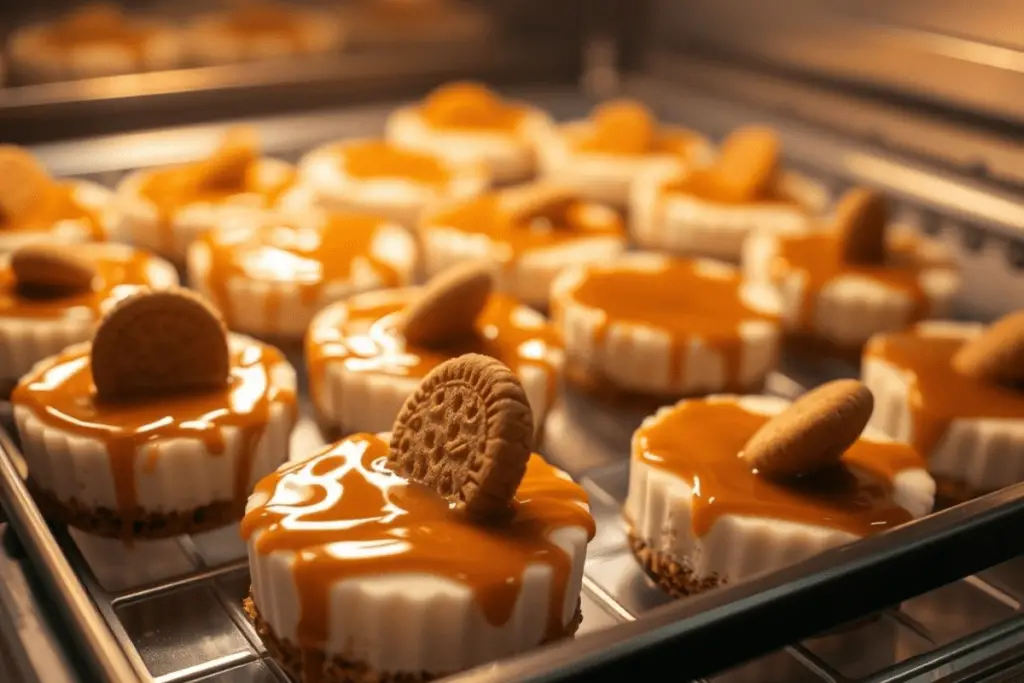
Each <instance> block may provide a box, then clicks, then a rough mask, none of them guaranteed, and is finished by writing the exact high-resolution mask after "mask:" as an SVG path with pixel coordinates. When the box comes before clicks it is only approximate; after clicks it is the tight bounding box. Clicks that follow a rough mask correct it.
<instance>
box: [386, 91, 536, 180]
mask: <svg viewBox="0 0 1024 683" xmlns="http://www.w3.org/2000/svg"><path fill="white" fill-rule="evenodd" d="M551 125H552V124H551V119H550V118H549V117H548V115H547V114H545V113H544V112H542V111H541V110H539V109H535V108H533V107H530V106H528V105H526V104H523V103H519V102H507V101H504V100H502V99H501V98H500V97H499V96H498V95H497V94H495V93H493V92H491V91H490V90H488V89H487V88H486V87H484V86H482V85H480V84H477V83H452V84H449V85H446V86H443V87H441V88H438V89H437V90H435V91H434V92H432V93H431V94H430V95H428V96H427V98H426V100H425V101H424V102H422V103H419V104H415V105H410V106H407V107H402V108H400V109H397V110H395V111H394V112H392V114H391V115H390V116H389V117H388V120H387V127H386V137H387V139H388V141H389V142H391V143H392V144H395V145H399V146H402V147H406V148H409V149H415V150H419V151H422V152H427V153H430V154H436V155H438V156H440V157H443V158H445V159H448V160H449V161H450V162H452V163H456V164H465V163H473V164H483V165H484V166H485V167H486V168H487V169H488V171H489V172H490V175H491V178H492V179H493V181H494V182H495V183H502V184H505V183H515V182H520V181H523V180H527V179H529V178H531V177H533V175H534V173H535V171H536V168H535V166H536V158H535V157H536V153H537V151H538V150H537V149H536V138H537V135H538V134H539V133H540V132H542V131H545V130H547V129H548V128H550V127H551Z"/></svg>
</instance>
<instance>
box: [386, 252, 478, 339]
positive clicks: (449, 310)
mask: <svg viewBox="0 0 1024 683" xmlns="http://www.w3.org/2000/svg"><path fill="white" fill-rule="evenodd" d="M493 286H494V277H493V275H492V273H491V269H490V268H488V267H487V266H486V265H484V264H479V263H466V264H462V265H458V266H454V267H452V268H450V269H449V270H447V271H445V272H443V273H441V274H440V275H438V276H437V277H435V278H433V279H432V280H431V281H430V282H429V283H428V284H427V286H426V287H425V288H424V290H423V292H422V293H421V294H420V296H419V298H418V299H417V300H416V301H414V302H413V303H412V304H411V305H410V306H409V308H408V309H406V311H405V314H404V317H403V320H402V331H403V332H404V334H405V338H406V339H407V340H408V341H409V342H410V343H412V344H423V345H427V346H429V345H431V344H435V343H440V342H443V341H445V340H448V339H452V338H457V337H459V336H461V335H466V334H469V333H470V332H472V330H473V325H474V324H475V323H476V319H477V316H479V315H480V312H481V311H482V310H483V308H484V305H485V304H486V303H487V297H489V296H490V295H491V289H492V288H493Z"/></svg>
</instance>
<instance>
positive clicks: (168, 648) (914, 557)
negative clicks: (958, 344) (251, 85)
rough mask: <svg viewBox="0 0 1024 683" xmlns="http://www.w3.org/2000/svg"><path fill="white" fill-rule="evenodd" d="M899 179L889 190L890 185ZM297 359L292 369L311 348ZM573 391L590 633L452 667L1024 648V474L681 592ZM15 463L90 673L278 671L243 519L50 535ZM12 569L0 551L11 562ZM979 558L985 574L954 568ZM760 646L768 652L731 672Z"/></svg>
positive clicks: (693, 662)
mask: <svg viewBox="0 0 1024 683" xmlns="http://www.w3.org/2000/svg"><path fill="white" fill-rule="evenodd" d="M626 85H627V90H629V91H632V92H634V93H636V94H640V95H642V96H644V97H645V98H647V99H648V100H649V101H651V102H652V104H653V105H655V106H656V107H657V108H658V109H660V110H661V112H662V114H664V115H665V116H666V117H668V118H672V119H675V120H678V121H680V122H683V123H689V124H691V125H695V126H697V127H699V128H702V129H704V130H707V131H708V132H710V133H712V134H715V135H717V134H720V133H722V132H723V131H724V130H725V129H726V128H728V127H730V126H732V125H734V124H735V123H738V122H740V121H741V120H745V119H749V118H751V117H756V118H762V119H763V113H762V112H758V111H755V110H751V109H750V108H749V107H747V108H744V107H741V106H738V105H736V104H735V103H729V102H727V101H723V100H721V99H716V98H715V97H713V96H710V95H707V94H706V93H698V92H690V91H684V90H680V89H678V88H675V87H672V86H671V85H670V84H668V83H666V82H655V81H653V80H651V79H645V80H641V81H635V82H630V83H627V84H626ZM526 95H527V96H529V97H530V98H531V99H533V100H534V101H535V102H537V103H538V104H540V105H541V106H544V107H546V108H548V109H549V110H551V111H552V112H553V113H554V114H555V115H556V116H557V117H560V118H566V117H573V116H579V115H582V114H584V113H585V112H586V110H587V109H589V107H590V105H591V104H592V103H591V102H589V101H587V100H586V99H585V98H583V97H581V96H580V95H578V94H577V93H575V92H568V91H532V92H529V93H526ZM386 109H387V108H385V107H367V108H361V109H349V110H346V111H337V112H331V113H326V114H317V115H309V116H298V117H286V118H278V119H262V120H256V121H254V123H255V124H257V125H258V126H259V127H260V129H261V131H262V132H263V134H264V139H265V140H266V144H267V147H268V149H269V151H270V152H271V153H273V154H275V155H278V156H282V157H285V158H294V157H295V156H297V155H298V154H299V153H301V152H302V151H304V150H305V149H308V148H309V147H310V146H312V145H314V144H317V143H319V142H323V141H325V140H328V139H332V138H337V137H344V136H350V135H360V134H368V133H373V132H378V131H379V130H380V128H381V123H382V114H383V112H384V111H386ZM772 123H775V124H776V125H779V126H780V129H781V130H782V131H783V133H784V137H785V138H786V142H787V149H788V150H789V152H790V153H791V155H792V157H793V161H794V163H795V164H796V165H797V166H798V167H799V168H800V169H801V170H803V171H805V172H808V173H811V174H812V175H815V176H817V177H819V178H821V179H822V180H823V181H825V182H828V183H830V184H831V185H833V186H836V187H837V188H838V187H839V186H840V185H841V184H844V183H847V182H850V181H854V180H855V181H858V182H860V181H865V180H869V179H868V178H865V177H863V175H864V174H865V172H866V171H865V169H866V170H868V171H870V170H872V169H874V170H875V171H876V173H875V174H874V175H873V176H872V177H871V178H870V180H873V181H877V183H876V184H881V185H882V186H883V187H885V189H889V190H891V191H894V192H895V194H896V196H897V197H899V199H900V200H902V201H903V202H904V204H905V207H904V208H905V210H907V211H908V212H909V211H912V210H917V211H926V212H930V215H936V216H941V217H942V220H943V221H949V222H950V225H951V226H954V227H953V228H952V229H953V230H958V229H960V228H959V227H958V226H959V224H958V223H955V221H956V220H958V219H961V218H962V217H964V216H968V217H970V220H971V223H970V225H971V226H972V227H973V226H975V225H979V226H981V227H978V228H977V229H978V230H981V231H983V235H984V239H985V240H994V241H996V242H997V243H998V244H1010V243H1013V244H1016V243H1017V242H1016V241H1015V239H1014V237H1015V236H1014V235H1013V234H1012V233H1010V232H1008V231H1006V230H1005V229H1001V228H1000V223H999V220H1000V219H1002V218H1005V216H1002V215H1000V214H999V213H998V212H994V211H992V206H993V205H992V204H991V203H986V202H985V201H981V200H984V199H985V198H986V197H988V196H989V195H990V194H991V193H992V192H994V190H990V189H989V188H985V187H972V186H971V185H970V184H969V183H966V182H965V181H962V179H959V178H956V177H953V176H951V175H950V174H948V173H947V174H945V175H943V174H941V173H937V172H933V171H932V170H929V169H922V168H920V167H915V166H913V165H912V164H907V163H906V162H905V160H902V159H900V158H899V157H896V156H894V155H892V154H889V153H886V152H883V151H879V150H875V149H866V148H863V147H856V146H853V145H850V144H849V143H848V142H846V141H844V140H843V139H842V138H839V137H836V136H834V135H829V134H828V133H827V132H823V131H818V130H812V129H807V128H805V127H796V126H792V125H791V123H790V122H789V121H786V120H779V119H778V117H775V118H774V119H772ZM217 130H218V127H217V126H201V127H190V128H178V129H164V130H156V131H150V132H142V133H133V134H130V135H123V136H113V137H107V138H98V139H92V140H84V141H81V142H79V143H74V144H54V145H45V146H41V147H39V148H38V151H39V153H40V155H41V156H42V157H43V158H44V160H45V161H46V162H47V163H48V164H49V165H50V166H51V167H52V168H53V169H54V170H55V171H56V172H58V173H61V174H64V175H77V176H88V177H91V178H94V179H97V180H100V181H101V182H106V183H113V182H116V180H117V178H118V177H119V176H120V175H121V174H122V173H123V172H124V171H126V170H129V169H131V168H134V167H138V166H147V165H151V164H158V163H168V162H173V161H176V160H179V159H184V158H188V157H191V156H194V155H195V154H198V153H200V151H201V150H202V149H204V148H206V147H208V146H209V144H210V143H211V142H212V140H213V139H214V137H215V136H216V134H217ZM854 153H856V154H857V155H859V156H853V155H854ZM858 159H859V160H860V161H859V162H857V163H852V161H856V160H858ZM868 162H873V163H874V164H875V166H872V165H871V164H870V163H868ZM879 164H883V165H882V166H879ZM879 169H883V170H884V169H897V170H899V171H900V173H902V174H903V175H900V174H899V173H897V174H892V175H887V174H885V173H881V172H877V171H878V170H879ZM910 173H917V174H919V175H920V176H921V177H924V178H929V179H931V180H932V182H933V183H938V182H940V181H941V182H943V183H946V185H944V186H942V187H949V186H951V184H952V186H955V187H956V188H957V189H958V191H959V192H961V193H962V196H968V197H971V198H974V199H978V200H979V201H977V202H974V203H965V204H964V205H962V206H958V207H957V211H956V212H945V211H944V210H943V209H944V208H945V204H944V202H945V201H946V200H947V199H948V197H947V196H946V195H945V194H944V193H942V192H937V193H936V192H932V190H934V189H935V188H936V187H938V186H936V185H934V184H933V185H928V184H927V183H922V184H921V185H920V186H917V185H912V184H911V185H908V184H906V183H904V184H903V185H902V186H901V185H899V181H900V180H901V179H905V178H906V174H910ZM890 181H891V182H892V183H894V185H891V186H886V185H885V183H886V182H890ZM982 219H984V221H983V220H982ZM951 234H956V233H955V232H954V233H951ZM1018 279H1019V278H1018ZM1021 300H1024V299H1020V298H1018V299H1017V301H1018V303H1019V301H1021ZM1011 303H1012V299H1011ZM963 310H964V312H965V314H970V315H976V316H984V315H986V314H987V313H988V311H979V310H978V309H977V307H975V306H973V305H972V301H971V300H970V298H969V297H968V299H966V300H965V302H964V306H963ZM293 360H294V362H296V364H301V358H296V359H293ZM301 374H302V373H301V369H300V375H301ZM847 374H851V369H850V368H847V367H844V366H842V365H828V366H826V365H814V366H809V367H808V366H802V365H800V364H797V363H793V362H788V363H787V364H785V365H784V367H783V369H782V370H781V371H780V372H779V373H776V374H775V375H774V376H773V377H772V378H771V381H770V382H769V386H768V390H769V391H770V392H772V393H777V394H781V395H786V396H794V395H797V394H799V393H800V392H801V391H803V390H804V389H805V388H806V387H808V386H810V385H813V384H814V383H816V382H820V381H822V380H823V379H826V378H829V377H834V376H843V375H847ZM564 395H565V401H564V402H563V405H562V407H561V408H560V410H559V412H558V413H557V414H556V415H555V417H554V420H555V428H554V429H553V430H551V439H550V440H549V443H548V445H547V448H546V455H547V456H548V457H549V458H550V459H551V460H552V461H553V462H555V463H556V464H559V465H561V466H563V467H565V468H566V469H567V470H569V471H570V472H571V473H572V474H573V475H574V476H576V477H577V478H578V479H579V480H580V481H582V483H583V485H584V486H585V487H586V489H587V490H588V492H589V493H590V496H591V503H592V507H593V510H594V514H595V517H596V518H597V523H598V535H597V537H596V538H595V539H594V541H593V543H592V544H591V546H590V551H589V557H588V563H587V568H586V573H585V579H584V587H583V614H584V621H583V627H582V629H581V634H580V637H578V638H577V639H576V640H575V641H573V642H569V643H564V644H560V645H555V646H552V647H548V648H543V649H541V650H538V651H535V652H533V653H528V654H526V655H524V656H522V657H519V658H515V659H512V660H508V661H505V662H499V663H496V664H494V665H490V666H487V667H483V668H481V669H478V670H476V671H473V672H468V673H466V674H463V675H460V676H457V677H454V679H455V680H465V681H527V680H530V681H540V680H583V678H585V677H587V676H590V675H593V672H594V671H595V670H596V668H597V667H602V669H601V671H602V672H603V673H605V674H609V673H617V674H619V675H624V673H625V672H627V671H628V668H626V667H635V666H636V665H637V663H638V662H640V661H643V662H644V666H647V665H648V664H650V663H652V662H654V663H661V664H663V665H665V666H671V667H672V668H671V669H670V670H671V671H674V672H676V674H677V676H676V677H677V678H679V679H680V680H685V679H686V678H695V677H698V676H703V675H706V674H710V673H713V672H715V671H722V670H724V669H729V668H730V667H733V668H731V669H729V670H728V671H726V672H725V673H720V674H717V675H713V676H712V677H711V678H710V679H709V680H712V681H727V682H731V683H742V682H745V681H759V682H762V683H764V682H773V681H778V682H781V681H788V682H796V683H800V682H802V681H818V680H825V681H890V682H895V681H911V680H939V679H942V680H947V679H948V680H950V681H952V680H960V679H958V678H956V677H957V676H959V675H960V674H959V673H958V672H959V671H961V670H963V671H965V672H967V671H974V670H975V669H971V667H975V668H976V667H977V666H979V664H978V662H979V661H987V660H988V659H989V658H991V657H992V656H993V655H994V654H997V653H1003V654H1005V653H1006V652H1007V651H1008V650H1010V649H1011V648H1012V647H1013V646H1024V616H1022V615H1021V614H1020V612H1019V610H1020V607H1021V604H1022V601H1024V562H1019V561H1010V562H1004V561H1005V560H1008V559H1009V558H1011V557H1013V556H1015V555H1017V554H1018V553H1019V552H1020V551H1022V550H1024V539H1020V540H1018V538H1019V537H1020V534H1019V531H1017V529H1019V528H1020V525H1021V524H1022V523H1024V486H1022V487H1016V488H1013V489H1009V490H1007V491H1004V492H1001V493H999V494H993V495H991V496H988V497H986V498H985V499H982V500H979V501H976V502H974V503H971V504H968V505H966V506H960V507H958V508H956V509H954V510H950V511H947V512H944V513H941V514H939V515H935V516H933V517H931V518H929V519H927V520H925V521H923V522H919V523H915V524H912V525H908V526H906V527H904V528H901V529H898V530H896V531H894V532H891V533H888V534H884V535H882V536H880V537H878V538H873V539H868V540H867V541H862V542H860V543H857V544H854V545H852V546H849V547H847V548H843V549H840V550H837V551H833V552H830V553H826V554H824V555H822V556H820V557H819V558H815V559H814V560H812V561H810V562H809V563H805V564H804V565H801V566H798V567H794V568H792V569H790V570H786V571H784V572H780V573H778V574H774V575H771V576H766V577H763V578H762V579H758V580H755V581H752V582H749V583H746V584H741V585H738V586H734V587H731V588H727V589H723V590H720V591H716V592H713V593H711V594H708V595H706V596H702V597H699V598H693V599H690V600H687V601H683V602H675V603H670V601H669V600H668V599H667V598H665V596H664V595H662V594H661V593H660V592H659V591H658V590H657V589H655V588H653V587H652V586H651V585H650V584H649V583H648V582H647V581H646V580H645V578H644V577H643V575H642V573H641V571H640V570H639V568H638V566H637V565H636V563H635V562H634V560H633V558H632V556H631V554H630V552H629V550H628V548H627V546H626V544H625V534H624V528H623V525H622V520H621V515H620V505H621V502H622V500H623V498H624V495H625V488H626V477H627V462H626V458H627V454H628V449H627V444H628V436H629V433H630V431H631V429H632V428H633V426H635V424H636V421H637V420H638V419H639V416H638V415H624V414H621V413H619V414H612V413H609V412H608V411H606V410H604V409H602V408H601V407H599V406H597V405H595V404H593V403H591V402H590V401H588V400H587V399H586V398H584V397H581V396H578V395H576V394H574V393H573V392H571V391H566V392H565V394H564ZM303 408H304V415H307V417H304V418H303V419H302V421H301V422H300V424H299V426H298V428H297V429H296V432H295V435H294V438H293V454H294V456H296V457H301V456H303V455H304V454H308V453H310V452H311V451H312V450H314V449H315V448H316V447H317V446H318V445H319V444H321V443H322V441H321V439H320V436H319V434H318V432H317V430H316V427H315V426H314V424H313V422H312V420H311V419H309V417H308V414H309V411H308V405H304V406H303ZM17 457H18V456H17V449H16V446H15V444H14V443H12V442H11V440H10V439H7V438H4V437H2V435H0V503H2V505H3V507H4V508H5V509H6V511H7V513H8V517H9V519H10V523H11V525H12V526H13V527H14V528H15V530H16V531H17V532H18V535H19V536H20V537H21V539H22V541H23V543H24V546H25V550H26V551H27V553H28V555H29V557H30V559H31V560H32V562H33V564H34V566H35V569H36V570H37V571H38V574H39V580H40V582H41V584H42V585H43V586H44V588H45V589H46V590H47V592H48V593H49V594H50V595H51V596H52V597H53V598H54V601H55V605H56V610H57V612H58V614H59V615H60V616H61V617H62V618H63V620H64V623H65V624H66V625H67V627H68V629H69V631H68V632H69V633H70V638H69V644H70V645H72V646H73V647H74V650H75V651H76V652H77V653H78V655H79V656H80V657H81V658H82V660H83V661H84V662H85V664H86V665H87V666H89V667H90V668H89V670H88V673H87V674H85V675H84V676H83V680H90V681H91V680H101V681H111V682H113V681H118V682H119V681H135V680H155V681H159V682H161V683H164V682H170V681H175V682H185V681H219V682H232V683H235V682H237V683H249V682H260V683H264V682H270V681H278V680H281V681H283V680H285V679H284V677H283V674H282V673H281V671H280V670H279V669H278V668H277V666H276V665H275V664H274V663H273V662H272V661H271V660H270V659H269V658H267V656H266V652H265V650H264V648H263V647H262V645H261V644H260V642H259V640H258V638H256V636H255V633H254V632H253V630H252V628H251V627H250V626H249V625H248V623H247V622H246V620H245V618H244V616H243V614H242V612H241V609H240V601H241V598H242V596H243V595H244V594H245V592H246V591H247V590H248V574H247V569H246V560H245V550H244V547H243V545H242V543H241V541H240V540H239V538H238V534H237V529H236V528H235V527H229V528H226V529H222V530H219V531H216V532H212V533H209V534H204V535H201V536H192V537H182V538H178V539H174V540H168V541H161V542H156V543H144V544H142V543H140V544H138V545H137V546H135V547H134V548H131V549H128V548H125V547H124V546H122V545H121V544H120V543H118V542H114V541H108V540H103V539H96V538H91V537H88V536H86V535H84V534H79V533H77V532H74V531H70V532H69V531H67V530H65V529H60V528H57V529H50V528H48V527H47V526H46V525H45V523H43V521H42V519H41V517H40V516H39V514H38V510H37V509H36V508H35V506H34V505H33V504H32V502H31V500H30V498H29V497H28V496H27V494H26V492H25V490H24V487H23V486H22V485H21V483H20V478H19V476H18V475H17V472H16V469H15V460H16V459H17ZM1000 562H1003V564H1000V565H999V566H995V567H993V568H991V569H988V567H991V566H992V565H995V564H997V563H1000ZM4 566H5V565H3V564H0V570H2V569H3V567H4ZM981 570H984V571H981ZM976 572H980V573H977V574H976V575H975V576H970V577H969V578H966V579H962V580H959V579H960V577H963V576H965V575H968V574H972V573H976ZM950 582H952V583H950ZM943 584H948V585H943ZM940 586H942V587H940ZM932 589H937V590H932ZM929 591H930V592H929ZM0 597H2V592H0ZM893 605H898V606H896V607H893ZM877 610H880V611H881V616H880V617H879V618H877V619H874V620H870V621H867V622H864V623H861V624H860V625H859V626H856V627H852V628H847V629H846V630H843V631H841V632H835V633H831V634H830V635H824V636H816V637H815V636H811V634H813V633H820V632H822V631H823V630H824V629H828V628H831V627H833V626H836V625H837V624H840V623H842V622H845V621H847V620H849V619H852V618H855V617H861V616H864V615H865V614H868V613H873V612H875V611H877ZM778 648H782V649H778ZM765 653H768V654H767V655H766V656H763V655H765ZM755 656H757V657H759V658H758V659H756V660H755V661H753V662H752V663H748V664H743V665H741V666H739V667H738V668H737V666H736V665H739V664H741V663H742V662H743V661H744V660H746V659H748V658H751V657H755ZM965 675H966V674H965ZM972 675H973V674H972ZM41 680H44V681H45V680H47V678H46V676H42V677H41ZM53 680H57V678H56V677H54V679H53ZM965 680H966V679H965Z"/></svg>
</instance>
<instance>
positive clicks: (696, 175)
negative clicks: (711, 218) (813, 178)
mask: <svg viewBox="0 0 1024 683" xmlns="http://www.w3.org/2000/svg"><path fill="white" fill-rule="evenodd" d="M662 191H663V192H664V193H665V194H666V195H673V194H680V195H686V196H690V197H697V198H699V199H703V200H705V201H708V202H713V203H715V204H733V205H746V204H755V205H770V206H793V207H799V206H800V202H799V201H797V199H796V198H795V197H793V196H792V195H790V194H788V193H787V192H786V191H785V190H784V189H783V188H782V187H781V186H780V184H779V182H778V179H776V180H775V182H772V183H770V184H769V185H768V189H767V191H766V192H763V193H761V194H759V195H757V196H755V197H752V198H750V199H749V201H743V202H740V201H738V200H737V198H736V196H735V193H734V192H730V191H729V190H728V189H723V187H722V184H721V182H719V181H718V180H717V179H716V175H715V171H714V169H696V170H694V171H692V172H690V173H688V174H686V175H684V176H682V177H681V178H679V179H678V180H676V181H674V182H671V183H668V184H666V185H665V186H664V188H663V190H662Z"/></svg>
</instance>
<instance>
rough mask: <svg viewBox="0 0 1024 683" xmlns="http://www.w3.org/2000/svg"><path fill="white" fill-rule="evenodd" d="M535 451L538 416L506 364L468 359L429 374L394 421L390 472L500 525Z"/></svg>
mask: <svg viewBox="0 0 1024 683" xmlns="http://www.w3.org/2000/svg"><path fill="white" fill-rule="evenodd" d="M532 451H533V414H532V412H531V411H530V404H529V402H528V401H527V399H526V394H525V392H524V391H523V387H522V385H521V384H520V383H519V380H518V379H517V378H516V376H515V375H514V374H513V373H512V371H511V370H510V369H508V368H507V367H506V366H505V365H503V364H502V363H501V362H499V361H497V360H495V359H494V358H490V357H488V356H482V355H479V354H466V355H464V356H460V357H459V358H455V359H452V360H450V361H447V362H445V363H442V364H441V365H439V366H438V367H437V368H435V369H434V371H433V372H431V373H430V374H429V375H427V376H426V377H425V378H424V379H423V382H422V383H421V384H420V386H419V388H418V389H417V390H416V392H415V393H413V395H412V396H410V397H409V398H408V399H407V400H406V402H405V405H404V406H402V410H401V411H400V412H399V414H398V418H397V419H396V420H395V425H394V428H393V429H392V432H391V451H390V454H389V456H388V460H389V463H390V465H391V467H392V469H393V470H394V471H395V472H397V473H399V474H401V475H402V476H405V477H408V478H410V479H415V480H416V481H420V482H422V483H424V484H426V485H427V486H430V487H431V488H433V489H435V490H436V491H437V492H438V493H440V494H441V495H442V496H444V497H445V498H447V499H449V500H453V501H456V502H458V503H460V504H462V505H464V506H465V510H466V513H467V514H469V515H470V516H472V517H473V518H475V519H478V520H481V521H491V522H494V521H500V520H503V519H505V518H507V517H508V515H509V514H510V513H511V511H512V508H511V503H512V499H513V498H514V497H515V493H516V489H517V488H519V482H520V481H522V478H523V475H524V474H525V472H526V463H527V461H528V460H529V458H530V454H531V453H532Z"/></svg>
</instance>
